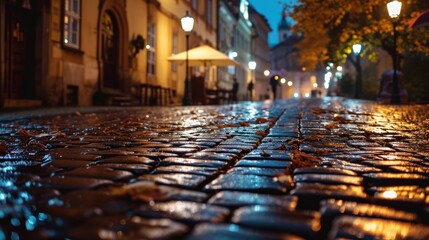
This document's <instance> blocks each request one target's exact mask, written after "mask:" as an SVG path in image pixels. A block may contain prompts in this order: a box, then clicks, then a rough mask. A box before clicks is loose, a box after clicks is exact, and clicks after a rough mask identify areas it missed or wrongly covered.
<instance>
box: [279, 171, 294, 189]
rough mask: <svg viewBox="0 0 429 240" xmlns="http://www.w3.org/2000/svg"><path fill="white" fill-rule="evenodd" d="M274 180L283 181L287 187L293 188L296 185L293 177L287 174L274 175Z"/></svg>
mask: <svg viewBox="0 0 429 240" xmlns="http://www.w3.org/2000/svg"><path fill="white" fill-rule="evenodd" d="M274 181H276V182H279V183H281V184H282V185H283V186H287V188H292V187H293V185H294V184H293V180H292V177H291V176H290V175H286V174H283V175H279V176H276V177H274Z"/></svg>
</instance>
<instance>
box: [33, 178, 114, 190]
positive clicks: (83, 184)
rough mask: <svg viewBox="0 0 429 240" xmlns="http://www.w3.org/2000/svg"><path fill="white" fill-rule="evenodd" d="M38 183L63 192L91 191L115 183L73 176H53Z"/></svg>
mask: <svg viewBox="0 0 429 240" xmlns="http://www.w3.org/2000/svg"><path fill="white" fill-rule="evenodd" d="M38 182H39V183H41V184H42V186H46V187H50V188H55V189H58V190H63V191H69V190H83V189H90V188H95V187H100V186H102V185H106V184H112V183H113V182H112V181H109V180H105V179H96V178H87V177H72V176H53V177H48V178H41V179H40V180H39V181H38Z"/></svg>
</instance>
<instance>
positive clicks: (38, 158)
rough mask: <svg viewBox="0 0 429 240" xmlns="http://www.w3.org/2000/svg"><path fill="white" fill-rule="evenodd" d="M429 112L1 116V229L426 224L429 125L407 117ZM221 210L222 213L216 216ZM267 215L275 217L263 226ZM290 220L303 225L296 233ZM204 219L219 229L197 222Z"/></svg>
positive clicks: (316, 107) (356, 104)
mask: <svg viewBox="0 0 429 240" xmlns="http://www.w3.org/2000/svg"><path fill="white" fill-rule="evenodd" d="M416 109H419V112H418V114H417V113H416V111H415V110H416ZM155 110H156V111H155ZM399 112H401V114H397V113H399ZM427 112H428V111H427V107H425V106H414V105H410V106H400V111H398V106H390V105H385V106H383V105H376V104H372V103H370V102H365V103H363V102H360V101H355V100H345V99H328V98H324V99H292V100H288V101H278V102H273V103H270V102H264V103H259V102H246V103H240V104H237V105H228V106H195V107H189V108H156V109H146V108H132V109H124V108H117V109H116V110H114V109H110V108H109V111H105V112H98V113H96V114H93V113H89V114H83V113H82V114H80V113H79V114H78V113H76V114H70V115H61V116H56V117H41V118H35V119H31V120H29V119H28V120H27V119H25V120H19V121H10V122H7V123H2V125H1V126H2V127H3V129H6V130H1V129H0V171H1V172H0V173H1V174H2V177H3V178H2V179H1V181H2V182H1V184H0V186H3V187H4V189H3V190H7V191H0V203H5V202H6V204H3V205H1V209H3V210H0V211H1V213H3V216H0V225H1V226H0V236H1V235H2V234H4V233H6V238H8V237H9V238H10V237H11V231H15V232H16V233H17V234H18V235H19V237H20V239H27V238H31V237H33V238H44V239H47V238H54V239H55V238H57V239H60V238H76V239H112V238H126V239H136V238H137V239H138V238H143V239H177V238H181V239H186V237H189V238H190V239H198V238H199V239H207V235H208V234H210V237H212V238H214V239H217V237H219V238H221V237H230V238H233V239H244V238H246V239H255V238H256V239H258V238H259V239H279V238H280V237H281V236H286V237H289V238H290V237H293V236H292V235H288V234H291V233H295V234H299V235H300V236H301V237H305V238H308V239H315V238H318V237H319V236H320V237H323V238H325V237H327V234H328V232H331V233H333V234H334V233H335V234H337V233H339V234H343V233H346V232H347V233H349V232H351V233H352V234H361V233H362V232H363V231H364V230H365V229H369V228H370V227H371V226H383V227H384V225H383V224H381V225H380V224H379V223H378V222H377V223H374V222H372V221H373V220H377V221H378V220H379V219H380V218H383V219H385V220H388V221H394V220H400V221H401V222H402V224H405V223H406V222H412V223H413V224H417V225H418V224H421V223H425V224H426V225H427V223H428V222H429V221H428V220H427V219H429V208H428V207H427V206H428V204H429V197H428V195H429V192H428V191H429V186H428V185H427V182H428V178H427V175H428V174H427V173H428V171H427V169H428V167H429V153H427V151H428V150H429V149H428V148H427V147H426V145H427V140H426V139H427V136H426V135H427V134H426V132H425V131H424V129H427V128H428V125H427V121H426V122H425V121H420V120H416V121H415V120H410V119H408V118H407V114H411V116H412V118H411V119H423V120H425V119H427V117H428V114H427ZM416 114H417V115H416ZM267 121H268V122H267ZM330 124H331V126H328V125H330ZM19 128H22V129H25V131H20V130H19ZM9 129H10V130H9ZM53 129H55V130H53ZM290 141H292V142H290ZM301 141H302V142H301ZM3 142H4V143H6V145H4V144H2V143H3ZM298 146H299V149H300V150H301V151H302V152H308V153H311V155H312V156H316V157H320V158H322V161H321V162H319V163H318V164H317V166H316V167H311V168H308V167H303V168H300V165H299V164H297V163H296V162H293V164H292V160H291V156H290V150H291V149H292V148H296V147H298ZM5 147H6V148H5ZM246 154H247V155H246ZM292 170H294V171H293V173H292ZM12 172H13V174H12V175H11V173H12ZM292 177H294V180H295V181H292ZM362 178H363V180H362ZM143 180H149V181H150V182H149V183H148V182H146V184H144V181H143ZM136 186H137V187H136ZM179 201H180V202H183V204H178V203H179ZM328 202H333V203H328ZM339 202H341V204H340V203H339ZM255 204H258V205H264V206H259V207H260V208H261V209H265V210H258V211H257V210H255V209H253V210H249V211H247V213H246V214H242V215H240V216H241V218H240V220H239V224H240V225H236V224H231V223H233V221H232V220H234V221H235V220H236V219H234V217H236V216H238V215H239V214H240V211H241V212H245V211H244V210H243V209H246V207H245V206H247V209H252V208H253V207H255V206H254V205H255ZM321 204H322V205H321ZM177 206H185V207H184V209H179V208H176V207H177ZM219 206H220V207H221V209H223V210H226V211H223V210H220V211H218V210H219V209H218V210H216V211H213V209H214V208H216V207H219ZM321 206H322V208H321ZM223 207H225V208H223ZM267 208H270V210H267ZM172 209H173V210H172ZM236 209H239V210H237V211H236ZM281 209H287V210H288V211H286V212H287V214H286V216H283V215H282V214H283V213H284V211H283V210H281ZM274 210H275V211H274ZM308 210H314V211H315V212H314V213H315V214H316V215H318V214H320V213H322V214H323V218H322V220H320V218H319V217H315V218H314V219H318V220H316V222H317V223H318V224H319V225H320V223H322V225H323V226H324V229H322V230H323V231H321V232H320V231H318V230H317V231H314V229H311V230H309V227H308V226H310V225H311V224H310V225H309V224H307V223H308V222H307V223H305V221H304V222H300V221H298V220H299V219H300V216H299V215H300V214H303V212H306V211H307V214H308ZM34 211H43V212H44V213H42V212H41V214H42V215H40V216H39V215H37V214H36V213H35V212H34ZM281 212H282V213H281ZM4 213H7V216H5V215H4ZM43 214H45V215H43ZM135 214H138V215H141V216H148V217H150V218H156V219H152V220H148V219H142V218H140V217H137V216H135ZM0 215H1V214H0ZM33 215H34V216H33ZM245 215H246V216H248V217H249V218H248V219H246V218H245V217H243V216H245ZM304 215H305V213H304ZM310 215H311V214H310ZM345 215H349V216H352V217H354V219H355V220H353V221H361V220H362V219H364V218H365V217H370V220H368V221H363V222H362V223H361V224H360V225H357V226H354V228H357V229H358V230H357V232H356V231H355V232H353V231H349V229H347V227H344V231H343V229H340V228H339V226H340V225H339V224H338V223H337V220H338V219H341V218H342V217H344V216H345ZM14 216H15V217H16V218H18V219H17V220H15V219H14ZM31 216H33V217H36V218H37V222H36V223H35V224H33V225H32V224H30V223H29V224H28V227H29V229H31V228H35V229H34V231H33V230H28V229H26V227H27V226H26V222H28V221H33V220H32V219H33V218H32V217H31ZM39 217H40V219H38V218H39ZM160 217H167V218H169V219H170V220H163V219H158V218H160ZM231 217H232V218H233V219H231ZM270 218H272V219H276V221H275V222H274V223H273V224H269V223H270V221H271V220H272V219H270ZM171 219H177V220H179V221H181V222H184V223H186V224H190V225H189V226H191V225H192V226H191V228H188V226H185V225H183V224H179V223H177V222H175V221H171ZM245 220H252V221H253V222H252V223H251V224H249V223H245ZM289 220H290V221H292V220H294V221H295V224H298V223H299V224H301V225H300V226H299V227H301V228H302V229H307V230H303V231H298V232H297V230H298V229H299V227H296V228H293V229H292V228H290V226H292V225H293V224H292V225H291V224H290V222H288V221H289ZM206 221H209V222H213V221H214V222H219V223H221V224H214V223H204V224H200V223H201V222H206ZM17 222H19V224H18V223H17ZM14 224H15V225H18V226H15V225H14ZM194 224H196V227H195V228H194V231H193V232H190V231H192V229H193V228H192V227H193V225H194ZM246 224H249V225H246ZM264 224H265V225H264ZM299 224H298V225H299ZM244 225H246V226H251V227H250V228H247V227H244ZM298 225H295V226H298ZM285 226H286V227H285ZM287 226H289V227H287ZM331 226H332V227H331ZM344 226H346V225H344ZM398 226H399V225H398ZM419 226H421V225H419ZM413 227H414V225H413ZM341 228H343V225H341ZM401 228H402V227H401ZM263 229H264V230H263ZM404 229H405V228H404ZM417 229H421V228H420V227H417ZM331 230H332V231H331ZM319 232H320V234H322V235H319ZM392 232H393V231H392ZM250 234H252V235H250ZM282 234H283V235H282ZM371 234H372V235H377V234H375V233H370V234H369V235H371ZM383 234H384V233H383ZM406 234H407V236H408V237H415V238H417V239H418V238H419V237H418V236H417V237H416V235H413V234H414V233H410V232H408V233H406ZM338 236H340V235H338ZM341 236H345V237H355V236H350V235H344V234H343V235H341ZM377 236H378V235H377ZM425 237H426V236H425ZM0 238H1V237H0Z"/></svg>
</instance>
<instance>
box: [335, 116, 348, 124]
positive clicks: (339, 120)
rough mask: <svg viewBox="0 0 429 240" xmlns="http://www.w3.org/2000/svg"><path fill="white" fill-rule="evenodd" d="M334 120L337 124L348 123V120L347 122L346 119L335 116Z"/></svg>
mask: <svg viewBox="0 0 429 240" xmlns="http://www.w3.org/2000/svg"><path fill="white" fill-rule="evenodd" d="M334 120H335V121H337V122H339V123H348V122H349V121H350V120H348V119H347V118H345V117H343V116H335V117H334Z"/></svg>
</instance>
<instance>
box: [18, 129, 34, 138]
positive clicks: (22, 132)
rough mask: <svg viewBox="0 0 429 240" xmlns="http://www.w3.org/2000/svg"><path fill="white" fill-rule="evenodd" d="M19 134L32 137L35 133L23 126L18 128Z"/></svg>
mask: <svg viewBox="0 0 429 240" xmlns="http://www.w3.org/2000/svg"><path fill="white" fill-rule="evenodd" d="M19 134H21V135H22V136H26V137H32V136H34V135H35V134H33V133H31V132H28V131H26V130H25V129H23V128H20V129H19Z"/></svg>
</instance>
